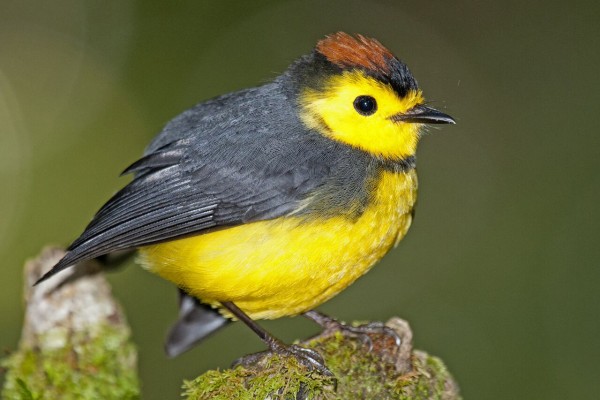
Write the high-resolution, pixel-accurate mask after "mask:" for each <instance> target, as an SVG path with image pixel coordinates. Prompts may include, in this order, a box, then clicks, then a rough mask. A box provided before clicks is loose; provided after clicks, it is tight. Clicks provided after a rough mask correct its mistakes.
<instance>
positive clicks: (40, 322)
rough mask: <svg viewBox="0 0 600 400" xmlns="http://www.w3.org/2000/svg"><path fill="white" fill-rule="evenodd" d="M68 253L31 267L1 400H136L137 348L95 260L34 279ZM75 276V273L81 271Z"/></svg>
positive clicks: (56, 252)
mask: <svg viewBox="0 0 600 400" xmlns="http://www.w3.org/2000/svg"><path fill="white" fill-rule="evenodd" d="M64 254H65V252H64V251H63V250H61V249H57V248H47V249H45V250H44V251H43V252H42V254H41V255H40V256H39V257H38V258H36V259H35V260H31V261H29V262H27V263H26V265H25V302H26V305H27V308H26V311H25V321H24V324H23V331H22V334H21V341H20V343H19V347H18V349H17V351H16V352H14V353H13V354H11V355H10V356H9V357H8V358H6V359H5V360H3V362H2V364H3V367H4V368H6V369H7V373H6V380H5V383H4V387H3V389H2V398H3V399H11V400H12V399H20V400H38V399H67V400H68V399H137V398H139V383H138V377H137V352H136V350H135V347H134V346H133V344H132V343H131V341H130V331H129V326H128V325H127V322H126V320H125V315H124V314H123V312H122V310H121V307H120V306H119V304H118V303H117V302H116V301H115V300H114V298H113V297H112V294H111V290H110V286H109V284H108V282H107V281H106V279H105V278H104V276H103V275H102V274H101V273H98V272H99V271H100V266H99V265H98V264H97V263H96V262H87V263H83V264H82V265H80V266H78V268H77V269H74V268H72V269H69V270H67V271H68V272H67V271H65V272H64V273H61V274H59V275H58V276H55V277H53V278H51V279H49V280H48V281H46V282H43V283H41V284H39V285H37V286H33V283H34V282H35V281H36V280H37V279H38V278H39V277H41V276H42V274H43V273H45V272H47V271H48V270H49V269H50V268H51V267H52V266H53V265H54V264H55V263H56V262H57V261H58V260H59V259H60V258H61V257H62V256H63V255H64ZM76 275H77V276H76Z"/></svg>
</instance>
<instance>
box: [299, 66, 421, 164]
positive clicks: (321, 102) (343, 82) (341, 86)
mask: <svg viewBox="0 0 600 400" xmlns="http://www.w3.org/2000/svg"><path fill="white" fill-rule="evenodd" d="M372 103H375V107H372V105H373V104H372ZM423 103H424V99H423V96H422V93H421V91H420V90H419V91H409V92H408V94H407V95H406V96H405V97H403V98H400V96H399V95H398V94H397V93H396V92H395V91H394V90H393V89H392V87H391V86H389V85H386V84H384V83H382V82H379V81H378V80H376V79H375V78H372V77H369V76H367V75H366V74H364V73H363V72H361V71H345V72H343V73H342V74H340V75H336V76H333V77H331V78H329V80H328V81H327V82H325V84H324V85H323V89H321V90H315V89H305V91H304V92H303V93H301V95H300V106H301V110H302V111H301V115H300V117H301V119H302V121H303V122H304V123H305V124H306V125H307V126H308V127H309V128H312V129H316V130H318V131H319V132H321V133H322V134H324V135H325V136H328V137H330V138H331V139H334V140H337V141H340V142H343V143H346V144H348V145H350V146H353V147H357V148H360V149H362V150H364V151H367V152H369V153H371V154H373V155H375V156H377V157H380V158H385V159H394V160H398V159H402V158H406V157H408V156H412V155H414V154H415V151H416V149H417V142H418V141H419V128H420V126H421V124H418V123H407V122H400V121H393V120H392V119H391V118H390V117H392V116H393V115H396V114H398V113H405V112H406V111H408V110H410V109H412V108H413V107H414V106H416V105H420V104H423Z"/></svg>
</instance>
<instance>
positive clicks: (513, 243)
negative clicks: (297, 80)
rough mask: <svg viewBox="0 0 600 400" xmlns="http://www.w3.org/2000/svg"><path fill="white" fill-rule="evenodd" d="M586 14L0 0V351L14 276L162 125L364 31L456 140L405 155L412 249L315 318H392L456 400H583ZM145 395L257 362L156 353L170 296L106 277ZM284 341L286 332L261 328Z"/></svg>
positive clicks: (132, 276) (592, 129) (595, 320)
mask: <svg viewBox="0 0 600 400" xmlns="http://www.w3.org/2000/svg"><path fill="white" fill-rule="evenodd" d="M599 11H600V6H598V5H597V3H595V2H594V3H593V2H591V1H590V2H588V4H585V3H584V2H565V1H546V2H522V1H505V2H492V1H489V2H474V1H465V0H463V1H427V2H424V1H383V0H381V1H326V2H325V1H237V2H234V1H203V2H200V1H177V2H157V1H143V2H142V1H138V2H133V1H127V0H121V1H114V2H97V1H80V0H56V1H53V2H43V1H36V2H29V1H16V0H15V1H12V0H2V1H1V2H0V179H1V189H0V191H1V193H2V194H1V196H0V260H2V261H1V264H2V268H1V272H0V273H1V275H0V276H1V281H0V285H1V290H0V328H1V330H0V348H2V349H6V350H10V349H14V348H15V346H16V344H17V342H18V337H19V333H20V328H21V326H20V325H21V321H22V313H23V306H22V300H21V296H22V281H21V265H22V264H23V262H24V260H25V259H27V258H28V257H31V256H34V255H36V254H37V253H38V252H39V250H40V249H41V248H42V247H43V246H44V245H46V244H50V243H57V244H68V242H69V241H70V240H72V239H74V238H75V237H76V236H77V235H78V234H79V233H80V232H81V230H82V228H83V227H84V226H85V224H86V223H87V222H88V221H89V219H90V218H91V216H92V215H93V213H94V212H95V211H96V210H97V209H98V207H99V206H101V205H102V203H103V202H104V201H105V200H107V199H108V198H109V196H110V195H111V194H112V193H114V192H115V191H116V190H117V189H119V188H120V187H121V186H122V185H124V184H125V183H126V182H127V178H121V179H119V178H118V174H119V173H120V172H121V170H122V169H123V168H124V167H125V166H127V165H128V164H130V163H131V162H133V161H135V160H136V158H137V157H139V156H140V154H141V153H142V151H143V148H144V146H145V145H146V144H147V143H148V142H149V140H150V139H151V138H152V137H153V136H154V135H155V134H156V133H157V132H158V131H159V130H160V129H161V127H162V126H163V124H165V123H166V122H167V121H168V120H169V119H171V118H172V117H174V116H175V115H176V114H178V113H179V112H181V111H183V110H184V109H186V108H188V107H190V106H192V105H193V104H195V103H197V102H199V101H201V100H204V99H208V98H210V97H213V96H215V95H218V94H221V93H224V92H228V91H232V90H237V89H240V88H244V87H248V86H254V85H257V84H260V83H261V82H265V81H266V80H269V79H271V78H272V77H274V76H276V75H277V74H278V73H279V72H281V71H283V70H284V69H285V67H286V66H287V64H288V63H289V62H290V61H291V60H293V59H294V58H296V57H297V56H299V55H301V54H303V53H306V52H308V51H310V50H311V48H312V47H313V46H314V44H315V42H316V40H318V39H319V38H321V37H322V36H323V35H324V34H327V33H331V32H335V31H337V30H345V31H348V32H360V33H363V34H367V35H370V36H373V37H376V38H378V39H379V40H380V41H382V42H383V43H384V44H385V45H386V46H387V47H389V48H390V49H391V50H392V51H393V52H394V53H396V54H397V55H398V56H399V57H400V58H402V59H403V60H404V61H406V62H407V63H408V64H409V66H410V67H411V69H412V71H413V73H414V74H415V75H416V77H417V79H418V80H419V82H420V84H421V86H422V87H423V89H424V91H425V94H426V96H427V98H428V99H429V100H431V101H432V103H433V104H434V105H435V106H436V107H438V108H440V109H442V110H444V111H446V112H448V113H450V114H451V115H453V116H454V117H456V119H457V121H458V125H457V126H454V127H444V128H443V129H441V130H440V131H437V130H435V131H433V133H432V134H431V135H428V136H427V137H425V138H424V140H423V141H422V143H421V146H420V152H419V172H420V183H421V187H420V193H419V195H420V198H419V205H418V210H417V217H416V219H415V222H414V224H413V228H412V229H411V232H410V234H409V235H408V236H407V238H406V239H405V240H404V241H403V242H402V243H401V245H400V246H399V248H398V249H397V250H395V251H394V252H393V253H392V254H390V255H389V256H387V257H386V258H385V259H384V261H383V262H381V263H380V265H378V267H376V268H375V269H374V270H373V271H372V272H370V273H369V274H368V275H367V276H366V277H364V278H363V279H361V280H359V281H358V282H357V283H356V284H354V285H353V286H352V287H351V288H349V289H348V290H346V291H345V292H343V293H342V294H340V295H339V296H337V297H336V298H335V299H333V300H332V301H330V302H328V303H327V304H325V305H324V306H322V308H321V309H322V310H323V311H325V312H328V313H331V314H332V315H335V316H337V317H339V318H342V319H346V320H351V319H375V320H377V319H381V320H385V319H386V318H388V317H390V316H393V315H399V316H402V317H404V318H406V319H408V320H409V321H410V323H411V324H412V327H413V329H414V332H415V341H416V345H417V347H419V348H423V349H425V350H427V351H429V352H431V353H433V354H436V355H439V356H441V357H442V358H443V359H444V360H445V361H446V363H447V364H448V366H449V368H450V369H451V371H452V372H453V373H454V374H455V376H456V378H457V380H458V382H459V383H460V386H461V388H462V392H463V394H464V396H465V398H467V399H507V398H511V399H512V398H515V399H516V398H518V399H595V398H598V397H597V396H598V393H599V392H600V379H599V378H600V368H599V367H598V363H599V361H598V360H599V359H600V344H599V341H600V318H599V316H600V313H599V310H600V307H599V300H600V299H599V297H600V296H599V295H598V289H597V286H598V284H600V269H599V268H598V264H599V261H598V260H599V259H600V250H599V248H600V246H599V243H598V239H599V237H600V235H599V233H598V229H599V226H598V225H599V224H598V222H599V221H600V212H599V211H600V207H599V203H600V201H599V200H600V199H599V197H600V196H599V194H600V174H599V173H598V170H599V169H600V140H599V135H600V131H599V129H598V125H599V124H598V120H597V118H598V114H599V113H598V104H599V103H600V102H599V100H600V99H599V96H600V95H599V94H600V87H599V86H600V85H599V79H598V65H600V57H599V53H600V52H599V51H598V50H599V49H600V44H599V41H600V28H599V24H598V22H597V21H598V19H599ZM110 280H111V282H112V283H113V286H114V291H115V293H116V295H117V297H118V298H119V299H120V300H121V301H122V303H123V305H124V307H125V309H126V312H127V314H128V318H129V321H130V322H131V325H132V328H133V332H134V336H135V340H136V342H137V343H138V345H139V350H140V371H141V376H142V380H143V394H144V398H145V399H167V398H171V399H174V398H177V397H178V393H179V392H180V389H179V387H180V385H181V381H182V379H184V378H192V377H195V376H197V375H198V374H200V373H201V372H203V371H205V370H207V369H209V368H215V367H225V366H227V365H229V363H230V362H231V361H232V360H233V359H235V358H236V357H238V356H240V355H242V354H246V353H248V352H252V351H257V350H260V349H261V348H262V345H261V343H260V342H259V341H258V339H256V337H255V336H254V335H253V334H252V333H251V332H250V331H249V330H248V329H246V328H245V327H243V326H239V325H238V324H235V325H233V326H231V327H229V328H227V329H226V330H224V331H223V332H222V333H221V334H219V335H217V336H214V337H212V338H211V339H209V340H208V341H206V342H205V343H203V344H202V345H201V346H199V347H197V348H196V349H194V350H193V351H191V352H189V353H187V354H185V355H184V356H182V357H180V358H177V359H174V360H168V359H166V357H165V356H164V355H163V351H162V341H163V337H164V334H165V331H166V329H167V327H168V325H169V324H170V323H171V322H172V321H173V319H174V318H175V313H176V309H177V306H176V298H177V296H176V293H175V290H174V288H173V287H171V286H170V285H169V284H168V283H166V282H164V281H161V280H160V279H158V278H156V277H154V276H152V275H150V274H148V273H147V272H145V271H143V270H141V269H140V268H139V267H137V266H134V265H132V266H129V267H127V268H124V269H123V270H121V271H120V272H118V273H115V274H111V275H110ZM265 325H266V326H267V327H268V328H269V329H271V330H272V331H273V332H274V333H275V334H276V335H279V336H280V337H282V338H283V339H285V340H288V341H290V340H293V339H294V338H297V337H302V336H307V335H310V334H312V333H315V332H316V330H317V329H316V328H315V326H314V325H312V324H311V323H309V322H308V321H306V320H304V319H303V318H294V319H289V318H287V319H283V320H278V321H274V322H268V323H266V324H265Z"/></svg>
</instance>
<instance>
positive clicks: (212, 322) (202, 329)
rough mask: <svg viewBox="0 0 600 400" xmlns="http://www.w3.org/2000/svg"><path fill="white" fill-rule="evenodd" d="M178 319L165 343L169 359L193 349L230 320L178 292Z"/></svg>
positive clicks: (185, 294)
mask: <svg viewBox="0 0 600 400" xmlns="http://www.w3.org/2000/svg"><path fill="white" fill-rule="evenodd" d="M180 294H181V298H180V302H179V319H178V320H177V322H175V324H174V325H173V326H172V327H171V330H170V331H169V333H168V334H167V339H166V341H165V352H166V353H167V355H168V356H169V357H177V356H178V355H180V354H182V353H184V352H186V351H187V350H189V349H191V348H192V347H194V345H195V344H196V343H198V342H200V341H201V340H203V339H205V338H206V337H208V336H209V335H211V334H212V333H214V332H216V331H218V330H219V329H221V328H222V327H224V326H225V325H227V324H228V323H229V322H230V320H228V319H227V318H225V317H223V316H222V315H221V314H219V312H218V311H217V310H215V309H214V308H212V307H210V306H209V305H207V304H202V303H200V301H198V299H196V298H195V297H192V296H190V295H188V294H187V293H185V292H184V291H180Z"/></svg>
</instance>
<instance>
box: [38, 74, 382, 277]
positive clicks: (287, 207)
mask: <svg viewBox="0 0 600 400" xmlns="http://www.w3.org/2000/svg"><path fill="white" fill-rule="evenodd" d="M287 79H290V78H289V76H288V75H286V74H284V75H282V76H280V77H279V78H278V79H276V80H275V81H274V82H271V83H268V84H266V85H263V86H260V87H257V88H252V89H247V90H242V91H239V92H235V93H231V94H227V95H224V96H221V97H218V98H215V99H213V100H209V101H207V102H204V103H201V104H198V105H196V106H195V107H193V108H191V109H190V110H188V111H185V112H184V113H182V114H181V115H179V116H178V117H176V118H175V119H173V120H172V121H171V122H169V123H168V124H167V125H166V126H165V128H164V129H163V131H162V132H161V133H160V134H159V135H158V136H157V137H156V138H155V139H154V140H153V141H152V143H151V144H150V146H149V147H148V149H147V150H146V152H145V154H144V157H143V158H141V159H140V160H139V161H137V162H135V163H134V164H132V165H131V166H130V167H129V168H127V169H126V171H125V173H131V172H134V173H135V174H136V175H135V178H134V180H133V181H132V182H131V183H130V184H128V185H127V186H126V187H125V188H123V189H122V190H121V191H119V192H118V193H117V194H116V195H115V196H114V197H113V198H112V199H110V200H109V201H108V202H107V203H106V204H105V205H104V206H103V207H102V208H101V209H100V211H98V213H97V214H96V216H95V217H94V219H93V220H92V222H91V223H90V224H89V225H88V226H87V228H86V229H85V231H84V232H83V234H82V235H81V236H80V237H79V238H78V239H77V240H75V241H74V242H73V243H72V244H71V246H70V247H69V248H68V253H67V255H66V256H65V257H64V258H63V259H62V260H61V261H60V262H59V263H58V264H57V265H56V266H55V267H54V268H53V269H52V270H51V271H50V272H49V273H48V274H46V275H45V276H44V277H43V278H42V279H41V280H44V279H46V278H48V277H49V276H51V275H53V274H55V273H56V272H59V271H60V270H62V269H64V268H66V267H68V266H70V265H72V264H75V263H77V262H79V261H81V260H85V259H90V258H95V257H98V256H101V255H103V254H107V253H110V252H113V251H116V250H122V249H129V248H136V247H140V246H145V245H149V244H153V243H158V242H162V241H165V240H172V239H175V238H179V237H183V236H186V235H190V234H198V233H203V232H208V231H211V230H214V229H216V228H223V227H230V226H235V225H239V224H243V223H247V222H252V221H258V220H265V219H272V218H277V217H281V216H285V215H287V214H290V213H294V212H295V211H297V209H298V208H299V206H300V205H302V206H303V207H302V211H301V212H299V213H298V215H304V216H306V218H310V217H311V215H316V214H318V215H319V216H321V217H327V216H330V215H334V214H346V215H348V216H349V217H356V216H358V215H360V213H361V211H362V210H363V209H364V207H365V206H366V204H367V203H368V201H369V198H368V188H369V182H368V181H370V180H372V179H373V178H374V176H375V174H377V172H378V171H379V170H380V167H381V166H382V165H383V164H382V163H381V162H378V161H377V160H376V159H374V158H373V157H372V156H370V155H368V154H367V153H365V152H363V151H360V150H357V149H353V148H351V147H349V146H346V145H343V144H340V143H338V142H335V141H333V140H330V139H328V138H326V137H324V136H322V135H321V134H319V133H318V132H315V131H311V130H308V129H307V128H306V127H305V126H304V125H303V124H302V122H301V121H300V119H299V117H298V111H297V109H296V107H297V105H296V98H295V97H294V94H293V93H292V92H291V91H290V90H289V88H290V86H292V85H289V84H286V80H287ZM309 198H310V200H307V199H309ZM41 280H40V281H41Z"/></svg>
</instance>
